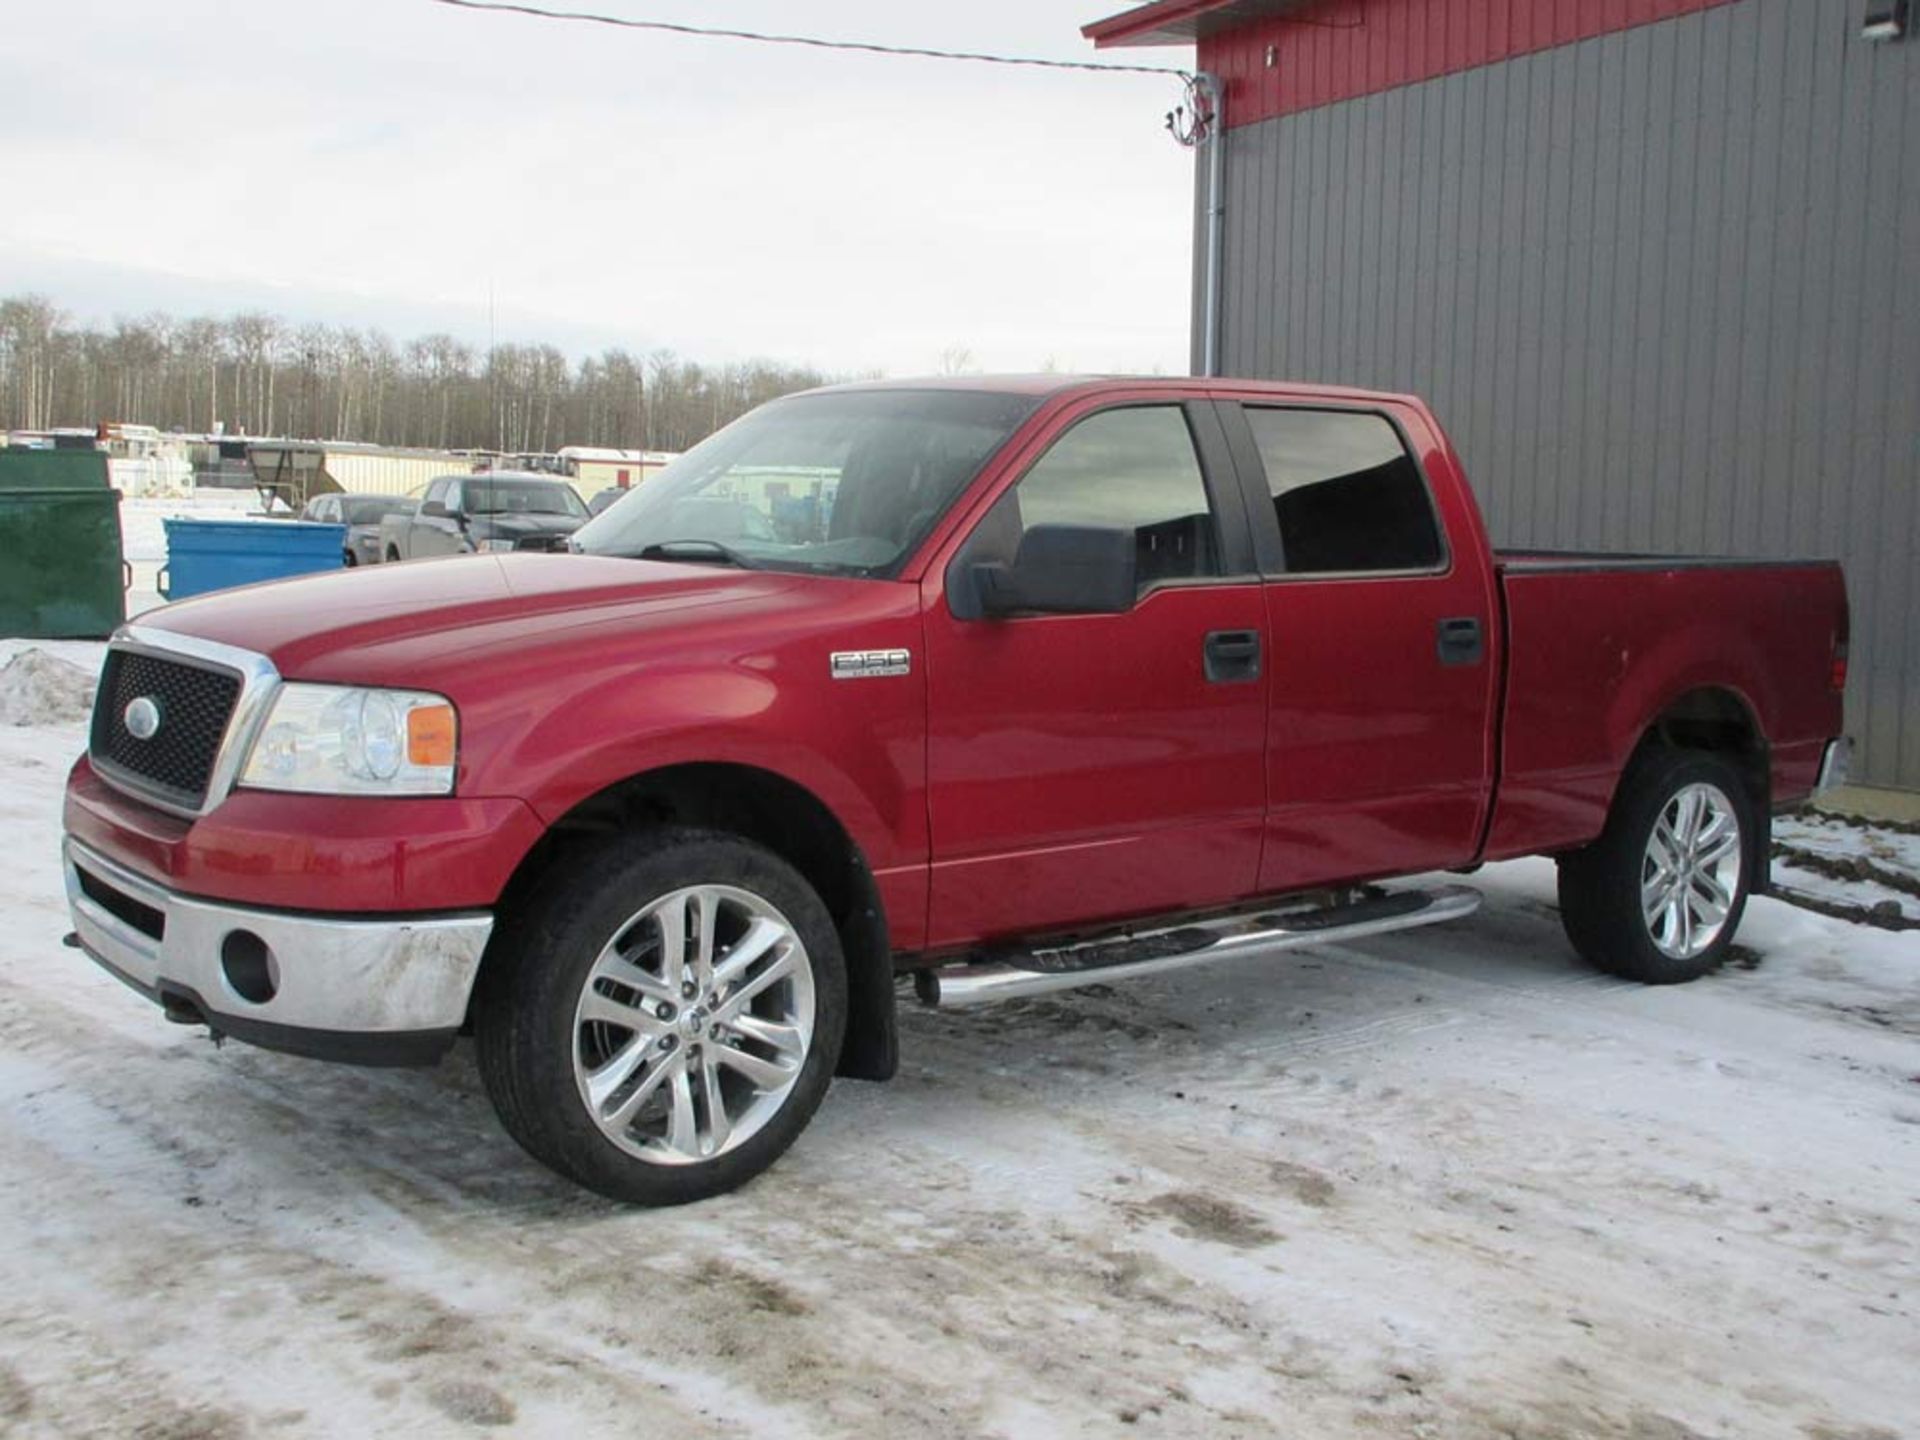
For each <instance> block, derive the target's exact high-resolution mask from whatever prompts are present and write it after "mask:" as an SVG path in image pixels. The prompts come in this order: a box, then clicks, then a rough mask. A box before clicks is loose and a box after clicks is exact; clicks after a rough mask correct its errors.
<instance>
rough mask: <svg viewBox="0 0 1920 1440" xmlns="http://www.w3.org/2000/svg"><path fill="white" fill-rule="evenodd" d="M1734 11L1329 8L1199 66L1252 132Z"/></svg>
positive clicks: (1435, 3) (1207, 56)
mask: <svg viewBox="0 0 1920 1440" xmlns="http://www.w3.org/2000/svg"><path fill="white" fill-rule="evenodd" d="M1734 3H1736V0H1320V3H1318V4H1314V5H1309V6H1305V7H1303V8H1301V9H1299V10H1295V11H1292V12H1290V13H1289V14H1287V15H1285V16H1283V17H1278V18H1274V19H1268V20H1256V21H1251V22H1249V23H1248V24H1246V25H1242V26H1239V27H1237V28H1235V29H1232V30H1227V31H1222V32H1221V33H1219V34H1216V35H1210V36H1207V37H1206V38H1204V39H1202V40H1201V41H1200V68H1201V69H1203V70H1209V71H1212V72H1213V73H1214V74H1216V75H1218V76H1220V77H1221V78H1222V80H1223V81H1224V82H1225V84H1226V90H1227V124H1228V125H1229V126H1239V125H1252V124H1255V123H1257V122H1259V121H1261V120H1270V119H1272V118H1273V117H1275V116H1276V115H1291V114H1294V113H1296V112H1298V111H1301V110H1312V109H1314V108H1316V107H1318V106H1321V105H1331V104H1334V103H1336V102H1337V101H1341V100H1351V99H1354V98H1355V97H1357V96H1361V95H1371V94H1375V93H1377V92H1379V91H1382V90H1391V89H1394V88H1396V87H1397V86H1401V85H1412V84H1416V83H1418V82H1419V81H1422V80H1432V79H1434V78H1436V77H1437V76H1441V75H1451V74H1454V73H1455V72H1457V71H1460V70H1471V69H1473V68H1474V67H1475V66H1479V65H1491V64H1495V63H1496V62H1498V61H1501V60H1510V59H1512V58H1513V57H1515V56H1517V55H1527V54H1531V53H1532V52H1534V51H1536V50H1546V49H1550V48H1551V47H1553V46H1556V45H1570V44H1572V43H1573V42H1574V41H1576V40H1587V39H1591V38H1592V37H1594V36H1596V35H1606V34H1610V33H1611V32H1613V31H1615V30H1627V29H1631V28H1632V27H1633V26H1636V25H1648V24H1652V23H1653V22H1655V21H1658V20H1670V19H1672V18H1673V17H1675V16H1677V15H1686V14H1690V13H1691V12H1693V11H1695V10H1706V9H1709V8H1710V7H1712V6H1715V5H1728V4H1734ZM1269 46H1271V47H1273V50H1274V60H1275V63H1274V64H1273V65H1272V66H1269V65H1268V64H1267V49H1268V47H1269Z"/></svg>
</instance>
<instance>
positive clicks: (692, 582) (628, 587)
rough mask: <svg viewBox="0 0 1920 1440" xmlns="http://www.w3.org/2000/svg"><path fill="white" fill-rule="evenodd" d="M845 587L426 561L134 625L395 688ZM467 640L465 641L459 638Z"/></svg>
mask: <svg viewBox="0 0 1920 1440" xmlns="http://www.w3.org/2000/svg"><path fill="white" fill-rule="evenodd" d="M849 583H853V584H869V583H871V582H848V581H832V580H825V581H821V580H815V579H814V578H812V577H806V576H798V575H792V574H785V573H774V572H768V571H740V570H731V569H723V568H721V567H718V566H701V565H687V564H671V563H666V562H657V561H647V560H622V559H611V558H606V557H600V556H590V555H548V554H537V553H529V554H520V553H515V554H508V555H479V556H463V557H459V558H454V559H438V560H421V561H411V562H406V563H401V564H387V565H378V566H373V567H370V568H360V569H354V570H341V571H335V572H329V573H327V574H324V575H310V576H305V577H302V578H300V579H295V580H281V581H275V582H271V583H268V584H264V585H247V586H242V587H240V588H238V589H234V590H227V591H222V592H220V593H218V594H213V595H206V596H200V597H197V598H195V599H192V600H185V601H181V602H180V603H178V604H175V605H168V606H166V607H164V608H163V609H160V610H157V611H150V612H149V613H147V614H145V615H142V616H140V617H139V618H138V620H137V621H136V622H135V623H136V624H138V625H139V626H141V627H142V628H144V629H147V630H153V631H173V632H177V633H179V634H184V635H194V636H198V637H200V638H202V639H205V640H214V641H218V642H220V643H222V644H226V645H237V646H239V647H241V648H242V649H246V650H252V651H255V652H257V653H259V654H263V655H266V656H268V657H269V658H270V659H272V661H273V662H274V665H275V666H276V667H277V668H278V669H279V671H280V673H281V674H282V675H285V676H287V677H288V678H290V679H300V678H306V679H317V680H343V681H365V682H367V683H377V684H385V683H395V682H394V678H393V672H395V671H396V670H404V671H406V672H407V673H413V674H418V675H419V676H420V677H421V678H420V680H418V681H417V682H416V683H425V681H426V679H427V678H428V672H433V673H435V674H439V673H442V672H444V671H445V670H447V669H448V668H449V666H452V665H459V666H462V667H465V668H466V669H468V670H471V669H473V668H474V667H475V666H476V664H482V665H483V664H484V662H485V660H486V659H487V658H488V657H489V655H491V654H497V653H498V652H499V651H500V650H502V649H513V648H519V647H522V646H538V645H541V644H546V643H551V642H553V641H554V640H556V639H558V638H559V637H560V636H561V635H563V634H565V633H567V632H571V631H574V630H577V629H578V628H579V627H581V626H584V625H594V626H599V625H607V626H617V627H618V628H619V630H620V631H621V632H622V633H632V632H633V631H634V630H635V629H637V628H643V627H645V628H650V626H649V625H648V622H654V623H659V622H671V623H672V624H673V625H674V627H675V628H676V629H677V628H679V627H680V625H681V624H682V623H683V622H687V621H691V620H692V619H694V618H695V617H696V616H700V617H701V618H705V616H706V615H707V614H709V613H711V612H713V611H716V610H726V609H736V610H737V609H741V608H745V609H748V610H758V609H761V608H763V607H765V606H767V605H768V604H769V603H770V602H773V601H774V600H775V597H782V603H783V604H785V605H789V606H790V605H791V603H792V601H791V592H793V591H794V590H796V589H799V590H802V591H804V590H807V589H810V588H812V587H813V586H816V585H821V584H824V585H827V586H830V587H832V588H833V589H836V590H838V589H840V588H841V587H843V586H845V585H847V584H849ZM456 633H457V634H458V636H459V638H458V639H457V640H454V639H451V638H450V637H452V636H454V635H455V634H456Z"/></svg>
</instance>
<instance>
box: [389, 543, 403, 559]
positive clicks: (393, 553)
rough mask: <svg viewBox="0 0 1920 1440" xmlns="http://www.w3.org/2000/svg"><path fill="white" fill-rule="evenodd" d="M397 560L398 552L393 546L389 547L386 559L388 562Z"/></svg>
mask: <svg viewBox="0 0 1920 1440" xmlns="http://www.w3.org/2000/svg"><path fill="white" fill-rule="evenodd" d="M399 558H400V551H399V550H398V549H397V548H396V547H395V546H392V545H389V546H388V547H387V559H388V560H389V561H396V560H398V559H399Z"/></svg>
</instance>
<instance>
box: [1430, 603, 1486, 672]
mask: <svg viewBox="0 0 1920 1440" xmlns="http://www.w3.org/2000/svg"><path fill="white" fill-rule="evenodd" d="M1439 634H1440V642H1439V650H1440V663H1441V664H1442V665H1478V664H1479V663H1480V662H1481V661H1482V660H1484V659H1486V656H1487V638H1486V632H1485V631H1484V630H1483V629H1482V628H1481V625H1480V621H1479V619H1478V618H1477V617H1476V616H1472V615H1468V616H1463V617H1460V618H1457V619H1452V620H1442V621H1441V622H1440V626H1439Z"/></svg>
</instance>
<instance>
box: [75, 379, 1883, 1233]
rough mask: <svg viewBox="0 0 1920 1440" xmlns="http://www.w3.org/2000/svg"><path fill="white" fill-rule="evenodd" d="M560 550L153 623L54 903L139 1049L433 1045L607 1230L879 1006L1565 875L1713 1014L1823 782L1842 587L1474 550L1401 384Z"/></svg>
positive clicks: (1577, 939)
mask: <svg viewBox="0 0 1920 1440" xmlns="http://www.w3.org/2000/svg"><path fill="white" fill-rule="evenodd" d="M430 509H431V507H430V506H428V507H423V513H426V512H428V511H430ZM572 550H573V552H574V553H569V554H524V553H507V554H489V555H483V556H480V557H478V558H475V559H472V560H468V561H466V562H463V563H461V564H457V565H433V564H428V565H384V566H380V567H378V568H376V569H373V570H368V571H360V572H356V573H348V574H340V575H329V576H322V577H311V578H305V579H298V580H291V581H285V582H281V583H278V584H271V585H265V586H258V587H253V588H249V589H244V590H237V591H230V592H227V593H225V594H222V595H218V596H214V597H209V598H204V599H196V600H190V601H187V602H184V603H182V604H177V605H172V606H169V607H167V608H166V609H164V610H161V611H158V612H156V613H152V614H149V615H146V616H143V617H141V619H140V620H139V622H138V623H136V624H134V625H132V626H129V627H127V628H126V629H124V630H122V631H121V632H120V634H119V635H118V636H117V637H116V639H115V641H114V643H113V644H112V646H111V647H110V649H109V652H108V655H107V659H106V663H105V668H104V672H103V674H102V678H101V683H100V688H99V695H98V700H97V702H96V708H95V712H94V719H93V729H92V734H91V742H90V746H89V750H88V753H87V754H86V755H85V756H83V757H82V758H81V759H80V760H79V761H78V762H77V763H76V765H75V766H74V769H73V772H72V775H71V777H70V779H69V782H68V789H67V795H66V809H65V827H66V840H65V851H66V854H65V858H66V875H67V882H68V891H69V900H70V904H71V910H72V915H73V923H74V929H75V935H76V937H77V940H76V943H77V944H79V945H80V946H82V947H83V948H84V949H85V950H86V951H87V952H88V953H89V954H90V955H92V956H93V957H94V959H96V960H98V961H99V962H100V963H101V964H102V965H104V966H105V967H106V968H107V969H109V970H110V971H112V972H113V973H114V974H115V975H117V976H119V977H120V978H121V979H123V980H125V981H127V982H128V983H129V984H131V985H132V986H133V987H134V988H135V989H137V990H139V991H141V992H142V993H143V994H145V995H147V996H148V997H149V998H151V999H153V1000H155V1001H157V1002H158V1003H159V1004H160V1005H161V1006H163V1007H164V1009H165V1011H166V1014H167V1016H168V1017H169V1018H171V1019H175V1020H180V1021H185V1022H189V1023H197V1024H204V1025H207V1026H209V1027H211V1029H212V1030H214V1031H215V1032H217V1033H220V1034H225V1035H231V1036H233V1037H236V1038H238V1039H240V1040H244V1041H251V1042H253V1043H255V1044H259V1045H264V1046H269V1047H273V1048H277V1049H282V1050H288V1051H293V1052H295V1053H300V1054H306V1055H312V1056H319V1057H327V1058H334V1059H341V1060H350V1061H360V1062H365V1063H374V1064H395V1063H408V1062H413V1063H422V1062H428V1061H432V1060H434V1059H436V1058H438V1057H439V1056H440V1055H441V1054H442V1053H443V1052H445V1050H446V1049H447V1048H448V1047H449V1046H450V1045H451V1044H452V1043H453V1042H454V1040H455V1037H456V1036H457V1035H459V1034H461V1033H463V1032H470V1033H471V1034H472V1035H473V1037H474V1043H475V1046H476V1052H477V1057H478V1061H479V1068H480V1073H481V1075H482V1077H483V1080H484V1083H485V1085H486V1087H487V1090H488V1092H489V1094H490V1096H491V1098H492V1099H493V1102H494V1104H495V1107H496V1108H497V1110H498V1112H499V1115H500V1117H501V1119H502V1121H503V1122H504V1124H505V1126H506V1128H507V1129H508V1130H509V1131H510V1132H511V1133H512V1134H513V1136H514V1137H515V1138H516V1139H517V1140H518V1141H519V1142H520V1143H521V1144H522V1145H523V1146H524V1147H525V1148H526V1149H527V1150H528V1151H530V1152H531V1153H532V1154H533V1155H534V1156H536V1157H538V1158H539V1159H541V1160H543V1161H545V1162H546V1163H548V1164H549V1165H551V1166H553V1167H554V1168H555V1169H557V1170H559V1171H561V1172H563V1173H564V1174H566V1175H568V1176H571V1177H573V1178H574V1179H575V1180H577V1181H579V1182H581V1183H583V1184H585V1185H587V1186H590V1187H592V1188H594V1189H597V1190H600V1191H602V1192H604V1193H606V1194H609V1195H613V1196H616V1197H622V1198H625V1199H628V1200H631V1201H636V1202H640V1203H649V1204H666V1203H676V1202H680V1201H686V1200H691V1199H695V1198H698V1197H701V1196H705V1195H711V1194H714V1193H716V1192H718V1191H722V1190H725V1189H727V1188H729V1187H732V1186H734V1185H737V1184H739V1183H741V1182H742V1181H744V1180H746V1179H747V1178H749V1177H750V1176H753V1175H754V1174H756V1173H758V1172H759V1171H761V1170H762V1169H764V1168H765V1167H766V1166H768V1165H769V1164H771V1163H772V1162H773V1160H774V1159H775V1158H776V1157H777V1156H778V1155H779V1154H781V1152H782V1151H784V1150H785V1149H786V1147H787V1146H788V1145H790V1144H791V1143H792V1142H793V1141H794V1139H795V1137H796V1136H797V1135H798V1134H799V1132H800V1131H801V1129H802V1127H803V1126H805V1124H806V1123H807V1120H808V1119H809V1117H810V1116H811V1114H812V1113H813V1111H814V1109H815V1108H816V1106H817V1105H818V1104H819V1103H820V1101H821V1098H822V1096H823V1095H824V1093H825V1091H826V1089H827V1087H828V1083H829V1080H830V1078H831V1077H832V1076H833V1075H834V1074H836V1073H838V1074H842V1075H851V1076H856V1077H863V1078H869V1079H884V1078H886V1077H887V1076H888V1075H890V1074H891V1073H892V1071H893V1069H894V1066H895V1057H896V1031H895V996H896V989H897V986H896V980H897V979H900V978H903V977H905V976H908V975H911V976H912V977H913V981H914V985H915V988H916V989H917V992H918V995H919V997H920V998H921V1000H923V1001H925V1002H928V1003H932V1004H939V1005H966V1004H975V1003H979V1002H982V1001H987V1000H993V999H999V998H1006V997H1014V996H1023V995H1032V994H1036V993H1040V992H1044V991H1049V990H1055V989H1061V988H1065V987H1069V986H1074V985H1080V984H1087V983H1090V982H1094V981H1100V982H1112V981H1115V980H1121V979H1125V978H1127V977H1131V976H1135V975H1143V974H1159V973H1165V972H1171V971H1176V970H1181V969H1183V968H1184V969H1188V970H1191V969H1192V968H1193V967H1198V966H1200V965H1203V964H1205V963H1208V962H1212V961H1217V960H1223V959H1226V958H1228V957H1233V956H1240V955H1247V954H1253V955H1256V956H1262V957H1267V956H1272V955H1274V954H1276V953H1278V952H1283V951H1284V950H1285V949H1286V948H1287V947H1289V946H1301V945H1314V944H1321V943H1325V942H1328V941H1332V940H1347V939H1352V938H1355V937H1360V936H1368V935H1374V934H1380V933H1384V932H1387V931H1394V930H1404V929H1408V928H1411V927H1414V926H1419V925H1425V924H1429V923H1433V922H1437V921H1443V920H1449V919H1454V918H1457V917H1461V916H1464V915H1466V914H1467V913H1468V912H1469V911H1471V910H1472V909H1473V907H1474V905H1475V903H1476V898H1477V897H1476V896H1475V894H1474V892H1472V891H1471V890H1470V889H1469V888H1467V887H1465V886H1463V885H1461V884H1459V883H1457V882H1456V881H1454V880H1452V879H1442V880H1440V881H1430V882H1416V883H1415V884H1413V885H1410V886H1406V885H1403V886H1388V885H1382V884H1380V883H1379V882H1381V881H1383V880H1389V879H1392V878H1394V877H1405V876H1414V875H1434V874H1439V873H1441V872H1446V871H1465V870H1470V869H1471V868H1472V867H1474V866H1476V865H1478V864H1480V863H1482V862H1484V861H1491V860H1500V859H1503V858H1507V857H1511V856H1519V855H1529V854H1545V855H1550V856H1553V857H1556V858H1557V860H1558V864H1559V875H1560V901H1561V912H1562V916H1563V919H1564V922H1565V927H1566V931H1567V934H1568V936H1569V938H1570V940H1571V942H1572V944H1573V946H1574V947H1575V948H1576V949H1577V950H1578V951H1579V953H1580V954H1581V955H1582V956H1584V957H1585V958H1586V959H1587V960H1589V961H1590V962H1592V963H1593V964H1595V965H1597V966H1601V967H1603V968H1605V969H1607V970H1610V971H1612V972H1614V973H1616V974H1619V975H1623V976H1630V977H1633V978H1636V979H1639V980H1643V981H1647V982H1650V983H1655V984H1660V983H1667V982H1673V981H1682V980H1687V979H1690V978H1693V977H1695V976H1698V975H1700V974H1702V973H1703V972H1705V971H1707V970H1709V969H1711V968H1712V967H1713V966H1714V965H1715V964H1716V963H1718V962H1719V961H1720V960H1721V959H1722V957H1723V956H1724V955H1725V954H1726V951H1727V948H1728V946H1729V944H1730V942H1731V941H1732V938H1733V935H1734V930H1735V927H1736V926H1738V924H1739V923H1740V918H1741V913H1742V909H1743V907H1744V906H1745V904H1746V902H1747V899H1748V897H1749V896H1750V895H1752V894H1754V893H1756V892H1758V891H1760V890H1762V889H1763V888H1764V887H1765V884H1766V879H1767V838H1768V826H1769V823H1770V820H1769V817H1770V815H1771V814H1772V813H1773V811H1774V810H1775V809H1776V808H1778V807H1780V806H1783V805H1787V804H1791V803H1794V802H1797V801H1800V800H1802V799H1804V798H1805V797H1806V796H1808V795H1809V794H1810V793H1811V792H1813V791H1814V790H1815V789H1816V788H1817V787H1818V786H1820V785H1822V784H1824V783H1829V782H1832V781H1834V780H1835V778H1836V777H1837V775H1838V773H1839V771H1840V769H1841V767H1842V766H1843V764H1844V761H1845V756H1846V745H1845V742H1844V740H1843V739H1842V736H1841V732H1842V723H1841V688H1842V685H1843V683H1844V679H1845V668H1846V661H1847V630H1848V612H1847V603H1846V596H1845V591H1844V587H1843V582H1842V577H1841V573H1840V570H1839V568H1838V567H1837V566H1836V565H1833V564H1828V563H1817V562H1769V563H1745V562H1739V561H1727V562H1714V561H1704V560H1693V559H1680V558H1671V557H1659V556H1616V557H1603V556H1594V555H1571V554H1504V553H1495V552H1494V551H1493V550H1492V549H1491V548H1490V547H1489V544H1488V541H1487V537H1486V533H1485V531H1484V530H1483V528H1482V524H1481V517H1480V512H1479V510H1478V509H1477V507H1476V505H1475V503H1474V499H1473V496H1472V494H1471V492H1470V491H1469V489H1468V487H1467V484H1466V480H1465V478H1464V476H1463V475H1462V473H1461V467H1460V464H1459V462H1458V460H1457V459H1456V457H1455V455H1454V452H1453V450H1452V448H1451V447H1450V445H1449V444H1448V442H1447V439H1446V437H1445V435H1444V434H1443V433H1442V431H1441V429H1440V427H1439V425H1438V424H1437V423H1436V422H1435V420H1434V417H1433V416H1432V414H1430V413H1429V411H1428V409H1427V407H1426V406H1425V405H1423V404H1422V403H1421V402H1420V401H1418V400H1415V399H1411V398H1409V397H1406V396H1401V395H1391V394H1374V393H1366V392H1360V391H1354V390H1344V389H1328V388H1310V387H1302V386H1282V385H1270V384H1255V383H1250V382H1236V381H1201V380H1177V381H1132V380H1072V379H1061V378H1058V377H1047V378H1041V379H1031V380H1027V379H1022V380H986V379H981V380H966V381H960V382H928V383H923V384H877V385H865V386H850V387H841V388H834V389H828V390H822V391H816V392H813V393H809V394H805V395H800V396H795V397H791V398H788V399H784V400H780V401H777V402H775V403H773V404H770V405H768V406H765V407H764V408H762V409H760V410H757V411H755V412H754V413H752V414H750V415H748V416H747V417H746V418H744V419H742V420H740V421H738V422H737V423H735V424H734V425H732V426H730V427H728V428H727V429H725V430H722V431H721V432H720V433H719V434H717V435H715V436H714V437H713V438H711V439H709V440H708V441H706V442H705V443H704V444H702V445H700V446H698V447H697V448H695V449H693V450H692V451H690V452H689V453H688V454H686V455H685V456H684V457H682V458H681V459H679V460H678V461H676V462H675V463H674V464H673V465H672V466H670V467H669V468H668V469H666V470H665V471H664V472H662V473H661V474H660V475H659V476H657V477H655V478H653V479H652V480H650V481H649V482H648V483H647V485H646V486H645V487H644V488H642V489H640V490H638V491H636V492H635V493H634V494H633V495H631V496H629V497H628V498H626V499H624V500H622V501H621V502H620V503H619V504H618V505H616V506H614V507H613V508H612V509H610V510H609V511H608V512H607V513H606V514H604V515H602V516H600V517H598V518H596V519H594V520H593V521H591V522H590V523H588V524H586V525H585V526H584V527H583V528H581V529H580V530H579V532H578V533H577V534H576V535H575V536H574V538H573V542H572ZM1275 983H1284V970H1282V969H1281V968H1280V966H1279V965H1278V963H1277V962H1275Z"/></svg>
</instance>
